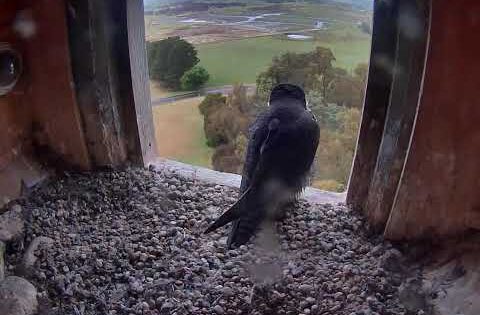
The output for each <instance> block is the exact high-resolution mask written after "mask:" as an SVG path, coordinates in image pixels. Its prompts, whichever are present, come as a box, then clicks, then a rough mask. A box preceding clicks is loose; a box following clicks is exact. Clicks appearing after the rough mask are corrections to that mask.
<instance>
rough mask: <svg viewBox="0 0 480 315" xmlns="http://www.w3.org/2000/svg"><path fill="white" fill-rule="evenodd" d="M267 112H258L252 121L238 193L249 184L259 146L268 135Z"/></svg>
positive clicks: (256, 160)
mask: <svg viewBox="0 0 480 315" xmlns="http://www.w3.org/2000/svg"><path fill="white" fill-rule="evenodd" d="M269 119H270V117H269V115H268V113H264V114H260V116H259V117H258V118H257V119H256V120H255V122H254V123H253V126H252V129H251V132H250V139H249V141H248V147H247V152H246V154H245V163H244V166H243V171H242V183H241V185H240V194H243V192H244V191H245V190H246V189H247V188H248V187H249V186H250V180H251V179H252V177H253V174H254V172H255V169H256V168H257V164H258V161H259V158H260V148H261V147H262V145H263V143H264V142H265V139H266V137H267V135H268V121H269Z"/></svg>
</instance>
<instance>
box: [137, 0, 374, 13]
mask: <svg viewBox="0 0 480 315" xmlns="http://www.w3.org/2000/svg"><path fill="white" fill-rule="evenodd" d="M233 1H238V0H203V1H197V2H217V3H218V2H225V3H229V2H233ZM182 2H192V0H144V4H145V11H151V10H154V9H157V8H159V7H162V6H164V5H171V4H178V3H182ZM238 2H243V1H242V0H240V1H238ZM265 2H270V3H281V2H293V1H292V0H265ZM305 2H311V3H342V4H348V5H351V6H352V7H355V8H359V9H362V10H371V9H372V8H373V0H305ZM246 3H248V1H246Z"/></svg>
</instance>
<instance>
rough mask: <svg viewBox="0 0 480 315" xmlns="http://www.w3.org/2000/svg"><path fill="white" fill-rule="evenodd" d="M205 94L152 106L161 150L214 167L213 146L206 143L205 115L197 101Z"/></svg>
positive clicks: (193, 163)
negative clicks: (199, 109)
mask: <svg viewBox="0 0 480 315" xmlns="http://www.w3.org/2000/svg"><path fill="white" fill-rule="evenodd" d="M202 100H203V97H196V98H191V99H187V100H181V101H178V102H175V103H169V104H163V105H159V106H155V107H153V121H154V125H155V136H156V139H157V147H158V153H159V155H160V156H161V157H164V158H169V159H172V160H177V161H180V162H184V163H188V164H192V165H198V166H204V167H209V168H211V167H212V164H211V157H212V153H213V150H212V149H210V148H209V147H208V146H207V145H206V139H205V133H204V131H203V116H202V115H201V114H200V112H199V111H198V105H199V104H200V103H201V102H202Z"/></svg>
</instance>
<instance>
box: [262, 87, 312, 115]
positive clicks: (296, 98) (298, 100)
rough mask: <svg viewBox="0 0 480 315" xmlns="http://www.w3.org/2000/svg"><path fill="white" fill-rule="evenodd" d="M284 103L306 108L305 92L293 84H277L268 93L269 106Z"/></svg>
mask: <svg viewBox="0 0 480 315" xmlns="http://www.w3.org/2000/svg"><path fill="white" fill-rule="evenodd" d="M286 102H288V103H289V104H292V105H299V106H301V107H302V108H305V109H306V108H307V101H306V98H305V92H304V91H303V89H302V88H301V87H299V86H296V85H293V84H279V85H277V86H275V87H274V88H273V89H272V92H271V93H270V99H269V101H268V104H269V106H275V105H277V104H285V103H286Z"/></svg>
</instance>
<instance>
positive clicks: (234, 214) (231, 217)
mask: <svg viewBox="0 0 480 315" xmlns="http://www.w3.org/2000/svg"><path fill="white" fill-rule="evenodd" d="M249 191H250V189H247V190H246V191H245V192H244V193H243V195H242V196H241V197H240V198H239V199H238V201H237V202H235V203H234V204H233V205H232V206H231V207H230V208H229V209H228V210H227V211H225V213H224V214H222V215H221V216H220V217H219V218H218V219H217V220H216V221H215V222H213V224H212V225H210V226H209V227H208V228H207V229H206V230H205V232H204V233H205V234H207V233H210V232H213V231H215V230H216V229H218V228H221V227H222V226H224V225H225V224H227V223H229V222H232V221H235V220H237V219H239V218H240V216H241V207H240V204H241V203H242V202H243V201H244V199H245V198H246V195H247V194H248V192H249Z"/></svg>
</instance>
